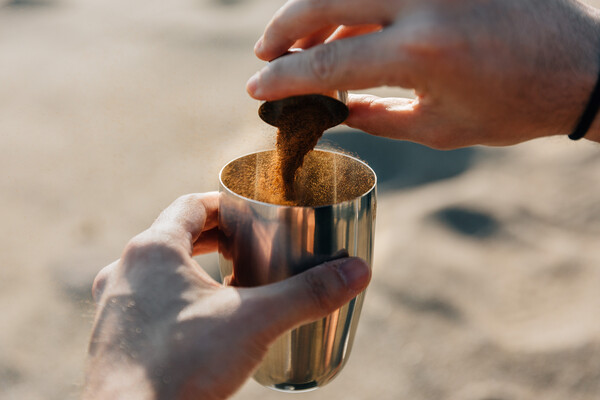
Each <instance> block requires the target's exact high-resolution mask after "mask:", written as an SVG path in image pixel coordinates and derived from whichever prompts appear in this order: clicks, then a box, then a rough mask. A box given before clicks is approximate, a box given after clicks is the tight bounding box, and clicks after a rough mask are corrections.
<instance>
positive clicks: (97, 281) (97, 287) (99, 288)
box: [92, 260, 119, 304]
mask: <svg viewBox="0 0 600 400" xmlns="http://www.w3.org/2000/svg"><path fill="white" fill-rule="evenodd" d="M118 264H119V260H117V261H115V262H113V263H111V264H109V265H107V266H106V267H104V268H102V269H101V270H100V272H98V275H96V278H94V283H92V298H93V299H94V301H95V302H96V304H99V303H100V299H101V298H102V293H104V289H106V285H107V282H108V278H109V276H110V275H111V274H112V273H113V271H114V270H115V268H117V265H118Z"/></svg>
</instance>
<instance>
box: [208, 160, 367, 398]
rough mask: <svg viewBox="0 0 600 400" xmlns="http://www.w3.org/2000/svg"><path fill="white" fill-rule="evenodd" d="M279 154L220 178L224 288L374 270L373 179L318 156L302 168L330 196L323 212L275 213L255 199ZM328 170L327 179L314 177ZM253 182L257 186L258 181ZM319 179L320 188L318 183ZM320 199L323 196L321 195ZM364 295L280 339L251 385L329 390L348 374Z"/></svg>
mask: <svg viewBox="0 0 600 400" xmlns="http://www.w3.org/2000/svg"><path fill="white" fill-rule="evenodd" d="M273 156H274V151H263V152H257V153H253V154H249V155H246V156H243V157H240V158H238V159H235V160H233V161H231V162H230V163H229V164H227V165H226V166H225V167H224V168H223V169H222V170H221V173H220V192H221V194H220V198H219V229H220V231H221V238H220V240H219V267H220V270H221V276H222V278H223V282H224V283H225V284H230V285H235V286H243V287H251V286H259V285H265V284H269V283H273V282H277V281H280V280H283V279H286V278H288V277H290V276H293V275H296V274H298V273H301V272H303V271H305V270H307V269H309V268H311V267H313V266H315V265H318V264H320V263H322V262H324V261H327V260H331V259H335V258H338V257H340V256H344V255H346V254H347V255H350V256H356V257H360V258H362V259H364V260H365V261H366V262H367V263H368V264H369V265H372V251H373V236H374V228H375V210H376V177H375V173H374V172H373V170H372V169H371V168H370V167H369V166H368V165H366V164H365V163H363V162H362V161H360V160H358V159H356V158H353V157H350V156H348V155H344V154H340V153H335V152H330V151H323V150H314V151H312V152H310V153H309V154H308V155H307V156H306V157H305V161H304V165H303V167H302V170H301V171H300V173H302V171H305V172H304V173H306V174H309V175H308V176H307V177H305V178H306V179H311V180H312V181H311V182H312V184H311V188H312V189H311V190H315V188H318V190H319V191H326V193H327V196H326V202H325V203H326V204H323V205H318V206H314V207H303V206H287V205H275V204H268V203H264V202H260V201H257V200H255V199H254V198H256V197H258V198H260V197H259V196H257V194H256V193H253V188H258V187H259V185H257V182H255V181H256V180H258V179H259V178H258V177H260V176H261V173H262V172H261V171H260V169H261V168H262V167H263V166H266V165H269V163H268V162H265V160H270V159H271V158H272V157H273ZM319 169H321V170H324V169H327V171H328V173H324V174H317V175H315V174H312V175H310V171H313V172H314V171H316V170H319ZM253 177H256V178H253ZM315 179H316V180H319V179H321V180H322V182H316V184H315V182H314V180H315ZM320 196H322V194H320ZM364 295H365V293H364V292H362V293H361V294H359V295H358V296H357V297H356V298H354V299H353V300H351V301H350V302H349V303H348V304H346V305H344V306H343V307H341V308H340V309H338V310H336V311H335V312H333V313H331V314H330V315H328V316H327V317H325V318H323V319H321V320H318V321H316V322H313V323H310V324H307V325H303V326H300V327H298V328H296V329H293V330H291V331H289V332H287V333H286V334H284V335H283V336H282V337H280V338H279V339H277V341H275V343H273V345H272V346H271V347H270V348H269V351H268V353H267V355H266V357H265V359H264V361H263V363H262V364H261V365H260V367H259V368H258V370H257V371H256V373H255V374H254V379H255V380H256V381H257V382H258V383H260V384H262V385H264V386H267V387H270V388H273V389H276V390H282V391H306V390H312V389H316V388H318V387H320V386H323V385H325V384H326V383H328V382H329V381H331V379H333V377H334V376H336V374H337V373H338V372H339V371H340V370H341V369H342V368H343V366H344V364H345V363H346V361H347V360H348V356H349V353H350V349H351V347H352V342H353V338H354V334H355V332H356V328H357V325H358V319H359V315H360V310H361V307H362V303H363V300H364Z"/></svg>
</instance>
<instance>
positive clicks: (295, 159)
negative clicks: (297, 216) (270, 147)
mask: <svg viewBox="0 0 600 400" xmlns="http://www.w3.org/2000/svg"><path fill="white" fill-rule="evenodd" d="M330 119H331V118H330V117H329V115H328V114H327V112H324V111H323V109H322V108H321V107H320V106H319V104H317V103H311V102H306V103H304V104H298V105H297V106H296V107H295V109H294V112H290V113H286V114H283V115H282V116H281V118H280V119H279V122H278V127H279V128H278V130H277V143H276V147H275V149H276V152H275V154H276V158H277V165H276V166H275V168H276V169H275V170H276V171H278V173H279V174H281V179H282V181H283V187H282V188H281V189H282V190H283V193H282V195H283V200H284V201H285V202H290V203H292V204H295V205H297V203H298V202H299V201H300V200H301V197H302V193H301V191H302V188H301V187H300V186H299V185H295V177H296V172H297V171H298V169H299V168H300V167H302V162H303V160H304V157H305V156H306V154H308V152H309V151H311V150H312V149H314V148H315V146H316V145H317V142H318V141H319V139H320V138H321V136H323V132H324V131H325V130H326V129H327V128H329V127H330V126H331V121H330Z"/></svg>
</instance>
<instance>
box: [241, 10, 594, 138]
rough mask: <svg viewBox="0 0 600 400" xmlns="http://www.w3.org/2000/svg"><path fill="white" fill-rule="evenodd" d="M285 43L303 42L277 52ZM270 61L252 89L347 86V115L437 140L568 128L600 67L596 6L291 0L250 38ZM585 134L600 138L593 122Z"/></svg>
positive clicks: (280, 92) (263, 92)
mask: <svg viewBox="0 0 600 400" xmlns="http://www.w3.org/2000/svg"><path fill="white" fill-rule="evenodd" d="M293 47H300V48H304V49H307V50H305V51H304V52H300V53H298V54H292V55H288V56H286V57H282V58H279V59H277V60H274V59H275V58H276V57H278V56H280V55H281V54H283V53H284V52H285V51H286V50H288V49H289V48H293ZM255 53H256V55H257V56H258V57H259V58H261V59H263V60H266V61H270V60H274V61H272V62H270V63H269V64H267V65H266V66H265V67H264V68H263V69H261V70H260V71H259V72H257V73H256V74H255V75H254V76H253V77H252V78H251V79H250V80H249V81H248V84H247V90H248V92H249V94H250V95H251V96H253V97H255V98H257V99H260V100H275V99H279V98H283V97H287V96H291V95H299V94H306V93H320V92H325V91H327V90H332V89H344V90H362V89H367V88H372V87H380V86H392V87H402V88H407V89H413V90H414V91H415V94H416V98H415V99H405V98H378V97H375V96H369V95H363V94H355V95H351V97H350V99H349V102H348V105H349V108H350V116H349V118H348V120H347V121H346V124H347V125H348V126H351V127H353V128H358V129H361V130H363V131H366V132H368V133H371V134H374V135H380V136H385V137H389V138H394V139H402V140H410V141H414V142H418V143H422V144H425V145H427V146H430V147H434V148H439V149H452V148H458V147H464V146H471V145H476V144H484V145H494V146H503V145H511V144H515V143H519V142H523V141H526V140H530V139H534V138H537V137H542V136H550V135H565V134H569V133H571V132H572V131H573V129H574V128H575V126H576V123H577V121H578V118H579V116H580V115H581V114H582V113H583V110H584V108H585V106H586V104H587V102H588V99H589V96H590V93H591V91H592V88H593V87H594V84H595V82H596V80H597V79H598V72H599V70H600V56H599V54H600V19H599V13H598V10H596V9H593V8H591V7H588V6H585V5H584V4H582V3H580V2H578V1H574V0H319V1H314V0H291V1H288V2H287V3H286V4H285V5H284V6H283V7H282V8H281V9H280V10H279V11H278V12H277V13H276V14H275V16H274V17H273V19H272V20H271V22H270V23H269V24H268V26H267V27H266V29H265V32H264V34H263V36H262V37H261V38H260V39H259V41H258V42H257V44H256V47H255ZM586 138H587V139H590V140H594V141H600V123H599V122H598V121H595V123H594V125H593V126H592V128H591V129H590V131H589V132H588V134H587V135H586Z"/></svg>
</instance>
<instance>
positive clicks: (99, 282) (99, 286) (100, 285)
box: [92, 270, 108, 303]
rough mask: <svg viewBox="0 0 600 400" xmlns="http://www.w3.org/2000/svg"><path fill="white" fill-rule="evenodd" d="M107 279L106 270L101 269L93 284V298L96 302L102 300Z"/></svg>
mask: <svg viewBox="0 0 600 400" xmlns="http://www.w3.org/2000/svg"><path fill="white" fill-rule="evenodd" d="M107 280H108V275H107V274H106V273H104V270H102V271H100V272H99V273H98V275H96V278H94V283H93V284H92V298H93V299H94V301H95V302H96V303H99V302H100V298H101V297H102V293H103V292H104V288H105V287H106V281H107Z"/></svg>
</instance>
